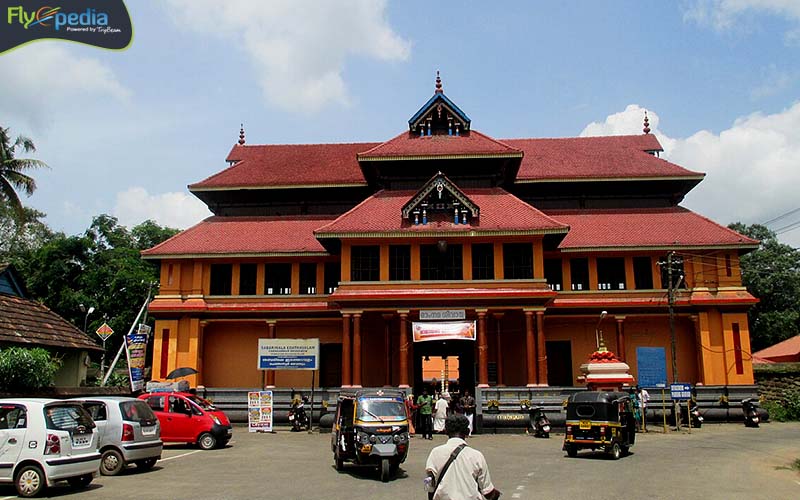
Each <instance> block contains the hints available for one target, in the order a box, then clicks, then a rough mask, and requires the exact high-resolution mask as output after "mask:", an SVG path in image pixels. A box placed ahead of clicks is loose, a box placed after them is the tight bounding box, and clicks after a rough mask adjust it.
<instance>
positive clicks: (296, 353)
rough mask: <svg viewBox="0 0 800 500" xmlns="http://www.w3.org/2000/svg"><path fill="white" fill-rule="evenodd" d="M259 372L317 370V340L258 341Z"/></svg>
mask: <svg viewBox="0 0 800 500" xmlns="http://www.w3.org/2000/svg"><path fill="white" fill-rule="evenodd" d="M258 369H259V370H317V369H319V339H258Z"/></svg>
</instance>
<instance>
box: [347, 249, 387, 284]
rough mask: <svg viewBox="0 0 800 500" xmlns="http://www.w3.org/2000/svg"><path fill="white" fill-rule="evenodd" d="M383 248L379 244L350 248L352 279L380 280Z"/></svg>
mask: <svg viewBox="0 0 800 500" xmlns="http://www.w3.org/2000/svg"><path fill="white" fill-rule="evenodd" d="M380 263H381V249H380V247H379V246H377V245H375V246H354V247H352V248H350V279H351V280H352V281H378V280H380V279H381V278H380V276H381V266H380Z"/></svg>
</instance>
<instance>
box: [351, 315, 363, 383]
mask: <svg viewBox="0 0 800 500" xmlns="http://www.w3.org/2000/svg"><path fill="white" fill-rule="evenodd" d="M353 387H361V313H355V314H353Z"/></svg>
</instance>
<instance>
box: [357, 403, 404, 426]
mask: <svg viewBox="0 0 800 500" xmlns="http://www.w3.org/2000/svg"><path fill="white" fill-rule="evenodd" d="M356 418H357V419H358V420H361V421H364V422H380V421H398V420H405V418H406V407H405V405H404V404H403V403H402V402H400V401H398V400H397V399H391V398H363V399H359V400H358V412H357V414H356Z"/></svg>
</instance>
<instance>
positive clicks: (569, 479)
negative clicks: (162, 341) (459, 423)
mask: <svg viewBox="0 0 800 500" xmlns="http://www.w3.org/2000/svg"><path fill="white" fill-rule="evenodd" d="M562 439H563V436H562V435H558V434H554V435H553V436H552V437H551V438H550V439H535V438H532V437H528V436H525V435H517V434H513V435H511V434H504V435H481V436H474V437H473V438H471V439H470V440H469V443H470V445H472V446H473V447H475V448H478V449H480V450H481V451H483V453H484V454H485V455H486V458H487V460H488V462H489V467H490V470H491V475H492V479H493V482H494V483H495V486H496V487H497V488H498V489H500V490H501V491H502V492H503V498H506V499H534V498H535V499H551V498H552V499H565V498H592V499H614V500H618V499H620V498H644V497H649V498H658V499H682V500H684V499H691V498H704V499H731V498H770V499H787V500H788V499H796V498H800V473H799V472H797V471H796V470H792V469H791V467H790V466H791V464H792V463H793V462H794V461H795V460H797V459H799V458H800V423H789V424H782V423H767V424H763V425H762V426H761V427H760V428H759V429H748V428H745V427H744V426H743V425H741V424H739V425H735V424H717V425H710V424H707V425H706V426H704V427H703V428H702V429H699V430H698V429H696V430H693V431H692V433H691V434H688V433H686V432H685V431H684V432H681V433H676V432H671V433H668V434H663V433H661V432H649V433H646V434H640V435H639V436H638V437H637V443H636V446H634V447H633V449H632V454H631V455H629V456H627V457H623V458H622V459H620V460H618V461H613V460H608V459H607V458H605V457H604V456H603V455H601V454H599V453H597V454H593V453H591V452H588V451H586V452H581V453H580V454H579V456H578V458H574V459H571V458H567V457H566V456H565V454H564V453H563V452H562V451H561V445H562ZM444 441H445V437H444V436H435V437H434V440H433V441H425V440H422V439H419V438H414V439H413V440H412V445H411V446H412V447H411V451H410V454H409V458H408V460H407V461H406V463H405V464H403V465H402V467H401V469H400V473H399V475H398V476H397V477H396V478H394V479H393V480H391V481H390V482H388V483H381V482H380V480H379V478H378V475H377V473H376V472H375V471H374V470H373V469H368V468H358V467H354V466H350V467H347V469H346V470H345V471H344V472H343V473H338V472H336V470H335V469H334V467H333V460H332V454H331V452H330V434H318V433H314V434H308V433H292V432H289V431H288V429H287V430H279V432H277V433H275V434H250V433H248V432H247V429H246V428H245V427H237V428H236V429H235V430H234V438H233V441H232V442H231V444H230V445H229V446H228V447H227V448H225V449H220V450H212V451H200V450H198V449H196V448H193V447H189V446H182V445H181V446H173V445H168V446H166V447H165V451H164V454H163V458H162V460H161V461H159V462H158V464H157V465H156V467H155V468H154V469H153V470H151V471H149V472H143V473H140V472H138V471H137V470H136V468H135V467H130V468H129V469H128V470H126V471H125V472H124V473H123V474H122V475H121V476H117V477H98V478H96V479H95V481H94V482H93V483H92V484H91V485H90V486H89V487H88V488H87V489H85V490H81V491H76V490H72V489H71V488H69V487H68V486H67V485H66V484H65V483H64V485H60V486H57V487H55V488H52V489H50V490H49V491H48V493H47V494H48V495H50V497H51V498H61V497H64V498H75V499H78V498H80V499H87V500H90V499H137V500H141V499H142V498H149V499H159V498H164V499H223V498H224V499H230V498H292V499H348V500H351V499H352V498H365V499H366V498H368V499H398V498H403V499H406V498H419V499H425V498H427V496H426V494H425V492H424V491H423V488H422V478H423V469H424V465H425V459H426V458H427V455H428V452H429V451H430V450H431V448H432V447H433V446H436V445H438V444H441V443H443V442H444ZM14 493H15V492H14V489H13V487H10V486H5V485H4V486H2V487H0V500H5V499H6V498H15V497H14Z"/></svg>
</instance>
